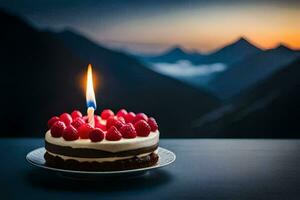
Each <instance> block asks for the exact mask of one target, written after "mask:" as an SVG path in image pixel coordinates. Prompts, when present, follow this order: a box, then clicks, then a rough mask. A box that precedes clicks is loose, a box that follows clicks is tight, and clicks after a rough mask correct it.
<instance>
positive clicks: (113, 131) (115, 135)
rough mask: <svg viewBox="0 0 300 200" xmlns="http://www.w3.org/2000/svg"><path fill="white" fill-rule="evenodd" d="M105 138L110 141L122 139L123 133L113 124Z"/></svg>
mask: <svg viewBox="0 0 300 200" xmlns="http://www.w3.org/2000/svg"><path fill="white" fill-rule="evenodd" d="M105 138H106V139H107V140H109V141H118V140H121V138H122V135H121V133H120V132H119V131H118V129H117V128H116V127H114V126H112V127H110V128H109V129H108V131H107V133H106V137H105Z"/></svg>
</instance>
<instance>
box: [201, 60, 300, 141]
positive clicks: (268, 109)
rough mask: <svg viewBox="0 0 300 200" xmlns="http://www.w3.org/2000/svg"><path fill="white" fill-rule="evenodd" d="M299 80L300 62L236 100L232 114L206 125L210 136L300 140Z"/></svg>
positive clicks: (272, 76) (232, 105) (290, 65)
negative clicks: (299, 122) (299, 121)
mask: <svg viewBox="0 0 300 200" xmlns="http://www.w3.org/2000/svg"><path fill="white" fill-rule="evenodd" d="M299 77H300V59H298V60H296V61H294V62H292V63H290V64H289V65H288V66H286V67H284V68H282V69H281V70H279V71H277V72H276V73H274V74H273V75H271V76H270V77H269V78H267V79H265V80H263V81H261V82H260V83H258V84H257V85H256V86H255V87H253V88H249V89H248V90H246V91H244V92H243V93H242V94H240V95H239V96H238V97H236V98H235V99H234V100H233V101H232V102H230V104H231V106H230V107H231V109H229V112H227V113H226V114H224V115H223V116H221V117H220V118H216V120H212V121H210V123H209V124H208V125H206V132H207V133H208V135H209V133H211V134H214V133H218V136H219V137H261V138H266V137H267V138H272V137H281V138H286V137H292V138H295V137H296V138H299V137H300V135H299V132H300V126H298V119H299V117H300V113H299V109H298V108H299V106H300V103H299V102H300V84H299ZM227 107H228V105H227ZM202 129H204V128H203V127H202ZM214 136H216V135H214Z"/></svg>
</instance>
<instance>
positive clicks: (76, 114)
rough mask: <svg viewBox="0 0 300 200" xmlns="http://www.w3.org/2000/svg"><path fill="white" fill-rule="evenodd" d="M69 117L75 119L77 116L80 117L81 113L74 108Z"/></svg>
mask: <svg viewBox="0 0 300 200" xmlns="http://www.w3.org/2000/svg"><path fill="white" fill-rule="evenodd" d="M71 117H72V119H73V120H75V119H76V118H78V117H80V118H81V117H82V114H81V112H80V111H79V110H74V111H73V112H72V113H71Z"/></svg>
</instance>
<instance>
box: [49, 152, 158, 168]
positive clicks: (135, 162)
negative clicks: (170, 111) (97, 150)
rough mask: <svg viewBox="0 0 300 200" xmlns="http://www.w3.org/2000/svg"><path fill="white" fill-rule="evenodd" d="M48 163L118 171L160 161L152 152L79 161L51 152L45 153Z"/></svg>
mask: <svg viewBox="0 0 300 200" xmlns="http://www.w3.org/2000/svg"><path fill="white" fill-rule="evenodd" d="M44 157H45V160H46V165H47V166H50V167H55V168H60V169H69V170H80V171H117V170H127V169H137V168H143V167H149V166H153V165H155V164H156V163H157V161H158V155H157V154H156V153H151V154H150V155H147V156H144V157H133V158H129V159H124V160H117V161H113V162H101V163H100V162H79V161H77V160H74V159H67V160H64V159H62V158H61V157H59V156H53V155H51V154H49V153H47V152H46V153H45V155H44Z"/></svg>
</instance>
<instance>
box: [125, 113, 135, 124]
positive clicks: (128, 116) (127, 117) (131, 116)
mask: <svg viewBox="0 0 300 200" xmlns="http://www.w3.org/2000/svg"><path fill="white" fill-rule="evenodd" d="M124 118H125V121H126V123H129V122H132V121H133V120H134V118H135V114H134V113H133V112H129V113H127V114H126V115H125V116H124Z"/></svg>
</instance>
